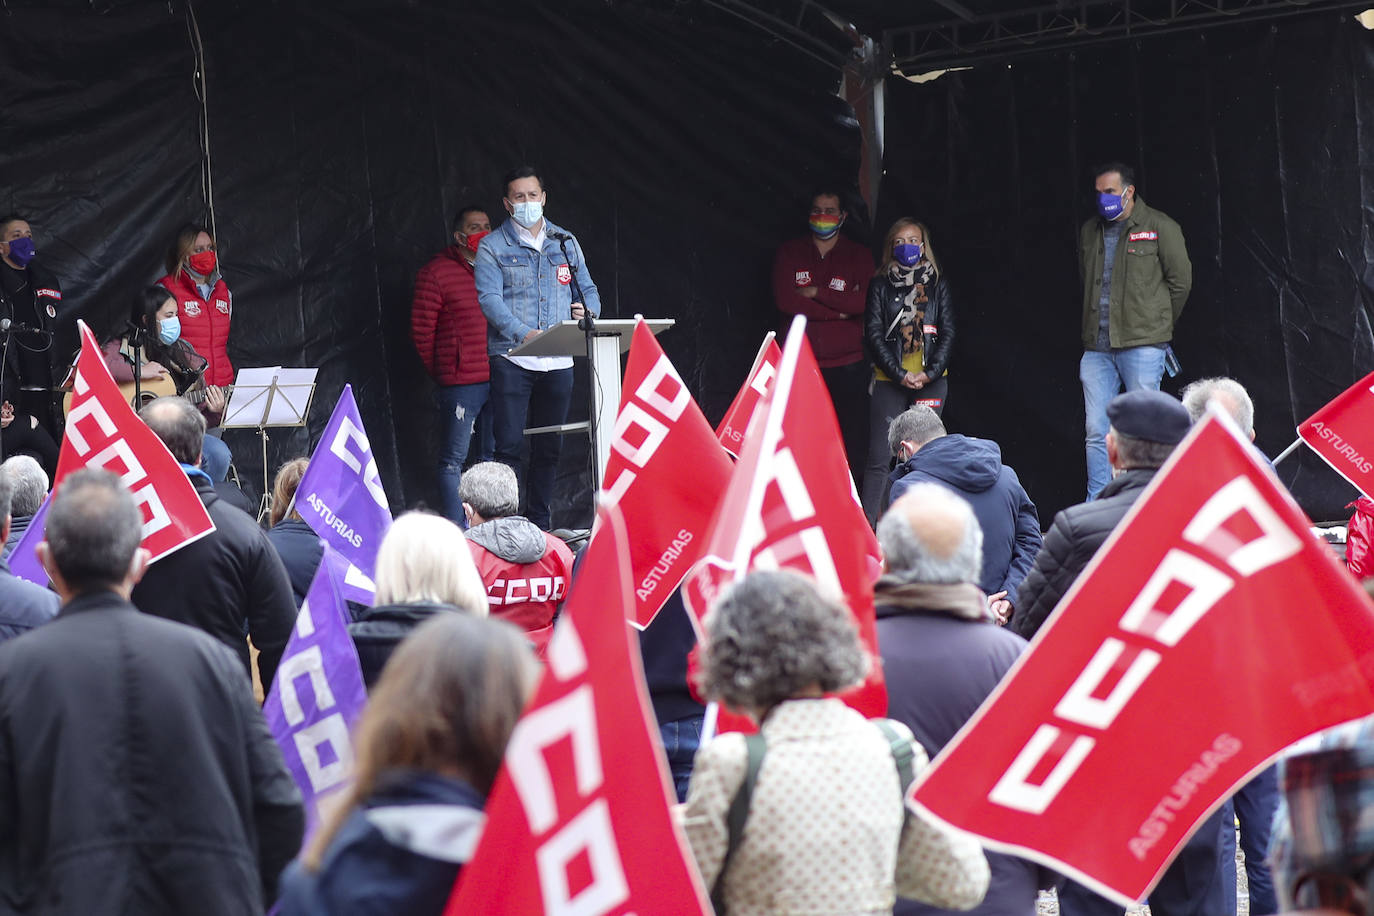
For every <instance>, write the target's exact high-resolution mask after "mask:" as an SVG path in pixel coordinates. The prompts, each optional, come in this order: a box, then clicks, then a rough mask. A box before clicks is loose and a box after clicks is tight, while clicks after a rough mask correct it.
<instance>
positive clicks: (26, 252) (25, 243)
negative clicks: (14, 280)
mask: <svg viewBox="0 0 1374 916" xmlns="http://www.w3.org/2000/svg"><path fill="white" fill-rule="evenodd" d="M36 254H38V252H37V251H36V250H35V249H34V247H33V239H31V238H17V239H15V240H14V241H12V242H10V260H11V261H13V262H14V263H16V264H18V265H19V266H20V268H21V269H22V268H25V267H28V266H29V262H30V261H32V260H33V256H34V255H36Z"/></svg>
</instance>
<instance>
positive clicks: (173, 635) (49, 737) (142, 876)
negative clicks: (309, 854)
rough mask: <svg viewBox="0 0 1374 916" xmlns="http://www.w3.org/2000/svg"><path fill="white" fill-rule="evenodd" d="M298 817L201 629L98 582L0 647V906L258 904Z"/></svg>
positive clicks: (173, 909)
mask: <svg viewBox="0 0 1374 916" xmlns="http://www.w3.org/2000/svg"><path fill="white" fill-rule="evenodd" d="M304 829H305V816H304V812H303V810H302V807H301V798H300V792H299V791H298V790H297V788H296V784H295V782H294V781H293V780H292V778H291V775H290V773H288V772H287V769H286V765H285V764H284V763H283V762H282V756H281V751H280V750H278V748H277V745H276V742H274V741H273V740H272V736H271V734H270V733H269V732H268V730H267V723H266V722H264V721H263V718H262V713H261V712H260V711H259V710H258V708H257V705H256V704H255V703H254V702H253V694H252V692H251V691H250V690H249V689H248V685H247V684H246V683H245V682H244V679H243V674H242V673H241V671H240V669H239V666H238V663H237V662H236V660H235V659H234V657H233V655H232V654H231V653H229V652H228V651H226V650H225V648H224V647H223V646H221V645H220V644H219V643H218V642H217V641H215V640H214V639H211V638H210V637H208V636H206V635H205V634H204V633H200V632H198V631H197V630H194V629H192V628H190V627H185V626H182V625H180V624H175V623H170V622H168V621H165V620H158V619H157V618H155V617H149V616H148V615H146V614H140V613H139V612H138V610H137V609H136V608H135V607H134V606H133V605H132V604H129V603H128V602H127V601H125V600H123V599H122V598H120V597H119V596H118V595H116V594H115V593H113V592H98V593H92V594H88V595H83V596H80V597H78V598H75V599H73V600H72V601H70V602H69V603H68V604H67V605H66V606H65V607H64V608H63V609H62V612H61V613H60V614H59V615H58V617H57V619H56V620H54V621H52V622H51V623H49V624H45V625H44V626H42V627H40V628H38V629H37V630H34V631H33V632H32V633H29V634H27V635H25V636H21V637H19V638H18V639H14V640H11V641H10V642H8V643H6V644H4V645H3V646H0V913H4V914H11V913H29V914H38V913H41V914H44V916H58V914H73V916H76V914H87V913H139V914H149V916H157V914H164V913H165V914H169V916H170V914H182V913H197V914H209V916H231V914H232V916H250V914H252V916H259V914H261V913H262V912H263V909H264V907H263V901H264V900H270V899H272V895H273V893H274V891H275V886H276V882H277V876H278V874H279V873H280V871H281V869H282V868H283V867H284V866H285V865H286V863H287V862H288V861H289V860H290V858H291V856H292V855H294V854H295V852H296V850H297V849H298V848H299V847H300V842H301V837H302V835H303V833H304Z"/></svg>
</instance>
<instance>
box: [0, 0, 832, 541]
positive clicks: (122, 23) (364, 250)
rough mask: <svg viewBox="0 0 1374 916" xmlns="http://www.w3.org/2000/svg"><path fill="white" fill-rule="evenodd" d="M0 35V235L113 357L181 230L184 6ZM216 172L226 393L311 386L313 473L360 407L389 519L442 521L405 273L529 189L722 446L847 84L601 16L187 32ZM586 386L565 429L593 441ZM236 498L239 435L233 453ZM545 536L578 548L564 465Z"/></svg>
mask: <svg viewBox="0 0 1374 916" xmlns="http://www.w3.org/2000/svg"><path fill="white" fill-rule="evenodd" d="M8 8H9V12H8V13H5V12H3V11H0V92H3V99H4V101H3V106H4V119H3V123H0V211H3V210H11V209H17V210H20V211H21V212H24V213H26V214H29V215H30V216H29V218H30V219H31V220H32V222H33V227H34V233H35V237H36V239H37V242H38V247H39V254H40V257H41V258H42V259H43V260H44V261H46V262H47V263H48V264H49V265H50V266H52V267H53V268H55V269H56V270H57V271H58V273H59V274H60V276H61V277H62V279H63V281H64V286H65V288H66V291H67V303H68V311H69V314H72V315H76V316H81V317H85V318H87V320H88V321H91V322H92V324H93V325H94V326H96V327H98V328H102V329H103V328H111V329H112V328H113V327H114V325H115V322H116V321H117V320H122V316H123V314H124V313H125V311H126V310H127V307H128V305H127V303H128V301H129V299H130V297H131V295H132V294H133V292H134V291H135V290H137V289H138V288H139V286H140V285H142V284H144V283H146V282H150V281H152V280H155V279H156V278H157V277H158V276H160V275H161V272H162V271H161V267H160V265H161V262H162V258H163V256H164V253H165V250H166V247H167V245H168V244H169V242H170V240H171V236H172V234H173V233H174V232H175V230H176V227H177V226H178V225H179V224H180V223H181V222H183V221H185V220H186V219H188V218H201V217H202V216H203V213H204V209H205V204H204V196H203V193H202V188H201V177H200V175H201V170H200V162H201V153H200V148H201V145H200V134H199V131H200V127H199V116H200V111H199V103H198V101H197V98H196V95H195V92H194V87H193V82H192V74H193V67H194V57H193V53H192V43H191V41H190V38H189V34H188V28H187V17H186V14H185V7H184V6H183V4H182V3H181V2H177V3H175V4H172V5H171V6H170V7H169V4H168V3H166V2H162V3H143V2H139V3H125V4H121V5H119V6H118V7H117V8H116V9H114V10H112V11H110V12H107V13H105V14H100V13H97V12H93V11H92V10H91V8H90V7H89V6H86V5H84V4H72V5H70V6H67V7H62V6H59V7H58V8H56V9H53V8H52V6H51V4H41V5H38V4H35V5H34V6H26V5H24V4H17V3H14V2H11V3H9V4H8ZM196 12H197V14H198V17H199V33H200V37H201V40H202V42H203V46H204V54H205V60H206V64H207V66H206V75H207V83H208V86H207V89H208V93H207V94H208V99H209V137H210V143H209V149H210V152H211V155H212V164H213V168H212V176H213V180H214V204H215V215H216V220H217V225H218V232H219V236H220V240H221V245H220V251H221V261H222V264H223V269H224V273H225V275H226V279H227V280H228V282H229V284H230V287H231V289H232V291H233V293H234V323H233V329H232V333H231V338H230V355H231V357H232V358H233V360H234V362H235V364H236V365H237V366H255V365H269V366H270V365H288V366H290V365H306V366H316V365H317V366H320V367H321V373H320V387H319V392H318V394H317V398H316V404H315V407H314V409H313V411H312V414H311V418H310V419H311V422H310V426H309V431H308V432H307V431H306V430H276V431H273V432H272V433H271V437H272V438H271V451H270V453H269V454H270V457H269V463H271V464H272V466H273V467H274V468H275V467H276V466H277V465H278V464H279V463H280V462H281V461H282V460H284V459H286V458H288V457H291V456H292V455H297V454H305V453H307V452H308V451H309V448H310V446H311V444H312V443H313V441H314V440H313V439H312V438H310V434H313V435H314V436H318V435H319V434H320V433H321V432H322V431H323V427H324V424H325V422H326V421H327V419H328V415H329V410H330V407H331V406H332V405H333V403H334V400H335V398H336V397H337V395H338V393H339V391H340V390H341V389H342V387H343V385H344V383H345V382H349V383H352V385H353V389H354V393H355V394H356V396H357V398H358V401H359V405H360V408H361V411H362V416H363V421H364V424H365V425H366V427H367V429H368V432H369V434H370V437H371V439H372V443H373V447H374V450H375V451H376V454H377V458H378V465H379V468H380V471H381V475H382V480H383V481H384V483H385V485H386V488H387V492H388V494H389V496H390V498H391V501H392V503H393V508H395V509H400V508H402V507H405V506H409V505H413V504H414V503H415V502H417V501H420V500H424V501H427V502H428V503H429V504H431V505H435V504H436V500H435V493H434V490H433V481H432V477H433V466H434V455H435V453H436V448H437V446H436V443H435V441H434V437H433V417H434V414H433V408H432V402H431V388H430V385H429V383H428V381H427V380H426V378H425V376H424V373H423V371H422V369H421V366H420V363H419V359H418V357H417V356H416V354H415V352H414V349H413V347H412V346H411V344H410V340H409V312H410V293H411V284H412V280H413V278H414V273H415V270H416V269H417V268H418V267H419V266H420V265H421V264H423V263H424V261H425V260H426V259H427V258H428V257H430V256H431V255H432V254H433V253H434V252H435V251H437V250H438V249H440V248H442V247H443V246H444V244H445V243H446V242H447V241H448V239H449V235H448V229H447V227H448V220H449V219H450V218H451V217H452V214H453V212H454V210H455V209H456V208H457V207H458V206H461V205H462V204H465V203H468V202H476V203H478V204H482V205H484V206H486V207H488V208H490V212H491V213H492V215H493V217H494V218H495V217H497V216H504V211H503V210H502V209H501V203H500V199H501V190H500V188H499V179H500V176H501V175H502V174H503V173H504V172H505V171H507V170H508V169H509V168H510V167H512V166H513V165H518V164H520V163H522V162H529V163H532V164H534V165H535V166H536V167H538V168H539V169H540V171H541V173H542V176H543V178H544V180H545V184H546V186H547V189H548V192H549V201H548V205H547V209H548V212H549V215H550V217H551V218H553V219H555V220H557V221H558V222H559V223H561V224H562V225H565V226H568V227H569V228H571V229H572V230H573V231H575V232H577V234H578V236H579V238H580V240H581V241H582V244H583V247H584V249H585V250H586V253H587V261H588V265H589V267H590V269H591V272H592V275H593V277H594V278H595V279H596V281H597V284H598V286H599V288H600V291H601V298H602V302H603V304H604V307H605V313H606V314H607V315H619V316H624V317H629V316H632V315H634V314H635V313H642V314H645V315H650V316H662V317H670V318H676V319H677V320H678V325H677V327H676V328H674V329H673V330H671V331H670V332H668V333H667V334H665V335H664V336H663V337H662V338H661V340H662V343H663V345H664V348H665V349H666V350H667V352H668V354H669V355H670V357H672V358H673V360H674V362H675V363H676V364H677V365H678V366H679V369H680V371H681V372H682V374H683V376H684V378H685V379H686V380H687V382H688V384H689V385H690V386H691V388H692V390H693V391H694V392H696V393H697V396H698V398H699V399H700V401H701V402H702V404H703V406H704V408H705V409H706V410H707V412H708V414H710V415H711V416H712V417H713V418H716V417H719V415H720V414H722V413H723V412H724V409H725V407H726V406H727V405H728V403H729V401H730V399H731V398H732V397H733V395H734V392H735V389H736V388H737V387H738V385H739V384H740V383H741V382H742V380H743V376H744V374H745V372H746V371H747V370H748V368H749V364H750V361H751V360H752V359H753V356H754V352H755V350H756V349H757V347H758V344H759V341H760V340H761V338H762V336H763V334H764V332H765V331H767V330H768V329H770V328H771V327H773V325H774V316H773V311H772V308H771V304H770V303H771V299H770V296H769V293H768V265H769V263H770V261H771V249H772V247H773V246H774V245H775V244H776V242H777V241H778V239H780V238H783V237H786V236H787V235H789V234H797V233H798V232H800V231H804V228H805V212H804V210H803V209H802V205H803V203H804V198H805V191H804V189H805V188H806V187H807V186H808V185H809V184H810V183H812V182H813V181H817V180H822V179H825V178H828V177H829V176H831V175H836V174H839V175H848V176H853V175H854V174H855V172H856V170H857V161H858V159H857V157H858V142H859V141H858V130H857V125H856V124H855V123H854V121H853V119H852V116H851V114H850V112H849V109H848V107H847V106H845V105H844V104H843V103H841V102H840V101H839V100H838V99H836V98H835V96H834V94H833V93H834V91H835V89H836V88H837V87H838V81H839V72H838V70H835V69H833V68H830V67H826V66H824V65H821V64H818V63H814V62H812V61H811V60H810V59H809V58H806V57H804V56H802V55H799V54H797V53H796V52H795V51H794V50H792V49H790V48H788V47H786V46H784V45H779V44H777V43H776V42H773V41H772V40H771V39H769V38H768V36H766V35H764V34H763V33H760V32H757V31H754V30H752V29H748V28H746V27H744V26H741V25H737V24H735V23H734V21H733V20H729V21H725V22H719V21H714V20H712V19H710V18H701V17H700V16H699V15H698V14H696V13H694V12H691V11H690V10H687V9H679V8H677V7H676V6H672V5H667V4H664V5H663V9H661V10H657V9H651V8H645V7H639V6H636V7H620V6H611V5H608V4H606V3H591V2H559V3H548V4H531V3H527V2H518V0H517V2H509V0H506V2H502V3H501V4H492V5H479V4H449V3H439V2H432V3H420V2H414V3H371V4H359V3H337V2H332V0H316V2H278V3H225V2H216V3H214V4H209V3H202V4H199V5H198V6H197V8H196ZM581 373H582V370H579V390H578V393H577V400H575V401H574V404H575V405H577V406H575V407H574V411H575V412H577V411H579V410H580V411H581V413H582V415H583V416H585V406H581V405H585V394H584V386H585V380H583V379H581V378H580V376H581ZM226 438H227V439H228V441H230V442H231V443H232V444H233V446H234V449H235V453H236V462H237V464H238V465H239V467H240V469H241V470H242V471H244V472H245V474H246V476H247V480H248V482H249V483H250V484H251V483H252V482H253V481H254V480H256V481H259V482H258V483H257V484H256V488H260V487H261V483H260V481H261V460H260V459H259V458H258V457H257V454H258V453H257V439H256V434H252V433H244V432H238V433H233V432H231V433H229V434H228V435H227V437H226ZM564 455H565V459H564V462H563V469H562V475H561V476H562V483H563V484H565V487H564V490H565V498H564V499H563V500H562V501H561V502H560V504H558V505H556V506H555V523H556V524H567V523H570V522H577V521H587V520H589V519H590V498H589V495H588V494H587V492H586V487H587V483H588V475H587V473H586V470H585V468H586V455H587V446H586V443H585V441H583V440H579V439H577V438H576V437H569V440H568V443H567V446H566V448H565V452H564Z"/></svg>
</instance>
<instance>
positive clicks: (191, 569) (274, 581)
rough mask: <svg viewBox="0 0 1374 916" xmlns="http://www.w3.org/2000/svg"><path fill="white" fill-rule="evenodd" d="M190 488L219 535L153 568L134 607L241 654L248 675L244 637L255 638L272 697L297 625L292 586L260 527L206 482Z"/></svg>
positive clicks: (195, 479) (197, 477) (199, 478)
mask: <svg viewBox="0 0 1374 916" xmlns="http://www.w3.org/2000/svg"><path fill="white" fill-rule="evenodd" d="M191 481H192V483H194V484H195V487H196V492H197V493H198V494H200V499H201V502H203V503H205V508H206V509H207V510H208V511H209V513H210V518H211V520H212V521H214V523H215V530H214V531H213V532H211V533H210V534H208V535H206V536H205V537H203V538H201V539H200V540H198V541H194V542H193V543H190V544H187V545H186V546H185V547H183V548H181V549H180V550H178V551H176V552H175V553H173V554H170V555H168V556H165V557H163V558H162V559H161V560H158V561H157V562H156V563H154V564H153V565H152V566H150V567H148V571H147V572H146V573H145V574H144V576H143V581H141V582H139V583H138V585H137V586H135V587H134V594H133V602H134V604H135V605H137V606H138V608H139V610H142V611H145V612H147V613H149V614H154V615H156V616H158V617H165V618H167V619H168V620H175V621H177V622H179V623H188V624H190V625H191V626H193V627H197V628H199V629H201V630H204V631H205V632H207V633H209V634H210V635H211V636H214V637H215V638H216V639H218V640H219V641H220V642H222V643H224V644H225V645H226V646H228V647H229V648H231V649H233V650H234V651H235V652H236V653H237V654H238V657H239V660H240V661H242V662H243V670H244V671H248V670H249V660H248V643H247V641H246V640H245V639H244V637H245V636H248V635H250V634H251V635H252V637H253V645H254V646H256V647H257V649H258V652H259V655H258V673H259V675H260V676H261V678H262V690H263V693H264V694H266V693H267V691H268V690H269V689H270V688H271V686H272V678H273V677H275V676H276V673H277V663H278V662H280V661H281V654H282V652H283V651H284V650H285V649H286V641H287V640H288V639H290V637H291V628H292V627H293V626H295V624H296V604H295V602H294V601H292V599H291V580H290V579H288V578H287V576H286V569H285V568H284V567H283V566H282V564H281V560H280V559H279V558H278V557H277V551H276V550H274V549H273V547H272V544H271V542H270V541H268V540H267V534H266V532H264V531H263V530H262V529H261V528H259V527H258V523H257V522H255V521H253V519H252V518H251V517H250V516H248V515H247V514H245V513H243V512H241V511H239V510H238V509H235V508H234V507H233V506H231V505H229V504H228V503H226V502H224V501H223V500H222V499H220V498H219V494H217V493H216V492H215V488H214V485H213V484H211V483H210V479H209V478H208V477H205V476H203V475H201V474H193V475H192V476H191Z"/></svg>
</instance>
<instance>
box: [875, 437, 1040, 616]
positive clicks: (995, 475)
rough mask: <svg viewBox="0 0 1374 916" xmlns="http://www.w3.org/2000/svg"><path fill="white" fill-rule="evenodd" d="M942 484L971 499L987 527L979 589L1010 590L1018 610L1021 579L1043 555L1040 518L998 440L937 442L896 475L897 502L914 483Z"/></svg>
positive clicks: (899, 468) (943, 439) (900, 467)
mask: <svg viewBox="0 0 1374 916" xmlns="http://www.w3.org/2000/svg"><path fill="white" fill-rule="evenodd" d="M921 482H927V483H938V484H942V485H944V486H946V487H948V488H949V489H951V490H954V491H955V492H957V493H958V494H959V495H960V496H962V497H963V498H964V499H966V500H968V503H969V505H970V506H972V507H973V514H974V515H975V516H976V517H977V518H978V526H979V527H980V528H982V529H983V570H982V575H981V576H980V578H979V581H978V587H979V588H981V589H982V590H983V591H984V592H985V593H986V594H989V595H991V594H994V593H996V592H1000V591H1006V593H1007V600H1008V601H1010V602H1011V603H1012V606H1013V607H1014V606H1015V605H1016V601H1017V597H1018V595H1017V590H1018V589H1019V588H1020V587H1021V581H1022V580H1023V579H1025V578H1026V573H1028V572H1030V568H1031V564H1032V563H1034V562H1035V555H1036V554H1037V553H1038V552H1039V551H1040V516H1038V515H1037V514H1036V512H1035V503H1033V502H1031V500H1030V497H1029V496H1027V495H1026V491H1025V489H1024V488H1023V487H1022V486H1021V481H1020V480H1019V479H1017V476H1016V472H1015V471H1013V470H1012V469H1011V468H1009V467H1007V466H1006V465H1005V464H1003V463H1002V449H1001V448H1000V447H998V445H997V443H996V442H991V441H989V440H987V439H973V438H970V437H968V436H960V435H957V434H954V435H949V436H941V437H940V438H939V439H932V440H931V441H929V442H927V443H926V444H925V445H923V446H921V447H920V449H919V450H918V451H917V452H916V454H914V455H912V456H911V457H910V458H908V459H907V460H906V461H904V462H903V463H901V464H899V465H897V469H896V470H894V471H893V472H892V501H893V502H896V501H897V499H898V498H899V497H900V496H901V495H902V494H903V493H904V492H906V489H907V488H908V487H910V486H911V485H912V484H916V483H921Z"/></svg>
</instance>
